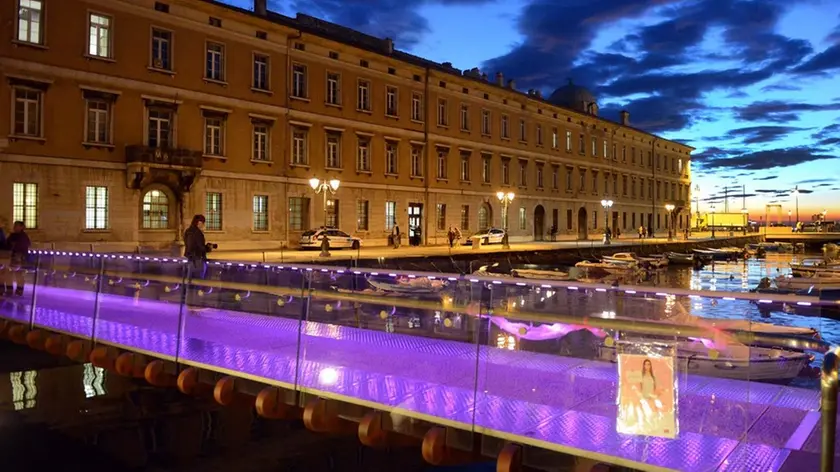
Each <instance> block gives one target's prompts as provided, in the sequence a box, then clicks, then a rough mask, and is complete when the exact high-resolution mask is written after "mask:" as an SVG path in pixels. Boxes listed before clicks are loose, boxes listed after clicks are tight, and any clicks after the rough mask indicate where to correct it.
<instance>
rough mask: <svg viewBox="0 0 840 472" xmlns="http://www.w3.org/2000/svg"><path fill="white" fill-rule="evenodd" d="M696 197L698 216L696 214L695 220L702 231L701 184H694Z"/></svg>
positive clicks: (698, 229) (698, 228)
mask: <svg viewBox="0 0 840 472" xmlns="http://www.w3.org/2000/svg"><path fill="white" fill-rule="evenodd" d="M694 198H695V199H696V200H697V216H695V220H696V221H697V231H700V184H697V185H695V186H694Z"/></svg>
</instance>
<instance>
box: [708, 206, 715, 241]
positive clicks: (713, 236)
mask: <svg viewBox="0 0 840 472" xmlns="http://www.w3.org/2000/svg"><path fill="white" fill-rule="evenodd" d="M709 210H710V211H711V213H712V239H715V206H714V205H709Z"/></svg>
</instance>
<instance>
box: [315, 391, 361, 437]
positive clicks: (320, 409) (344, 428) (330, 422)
mask: <svg viewBox="0 0 840 472" xmlns="http://www.w3.org/2000/svg"><path fill="white" fill-rule="evenodd" d="M303 424H304V426H306V429H308V430H310V431H312V432H315V433H330V434H354V433H356V431H357V430H358V429H357V426H356V424H355V423H350V422H348V421H345V420H343V419H341V418H339V417H338V414H336V413H335V412H334V411H331V410H330V408H329V405H328V404H327V401H326V400H324V399H323V398H313V399H311V400H309V402H308V403H307V404H306V406H305V407H304V409H303Z"/></svg>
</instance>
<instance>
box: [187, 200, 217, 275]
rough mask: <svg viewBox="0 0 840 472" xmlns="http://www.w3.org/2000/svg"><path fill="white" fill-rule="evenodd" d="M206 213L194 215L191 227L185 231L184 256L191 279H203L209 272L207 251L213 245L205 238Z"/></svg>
mask: <svg viewBox="0 0 840 472" xmlns="http://www.w3.org/2000/svg"><path fill="white" fill-rule="evenodd" d="M205 222H206V219H205V218H204V215H195V216H193V219H192V223H190V227H189V228H187V230H186V231H184V257H186V258H187V262H188V263H189V270H190V272H191V275H190V279H192V278H193V277H197V278H200V279H203V278H204V276H205V275H206V273H207V253H209V252H210V251H211V250H212V246H211V245H209V244H207V241H205V239H204V223H205Z"/></svg>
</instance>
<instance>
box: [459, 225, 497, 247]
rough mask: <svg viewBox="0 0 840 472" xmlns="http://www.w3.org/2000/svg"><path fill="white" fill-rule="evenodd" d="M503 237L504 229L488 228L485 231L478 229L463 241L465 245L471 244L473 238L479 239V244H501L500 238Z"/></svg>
mask: <svg viewBox="0 0 840 472" xmlns="http://www.w3.org/2000/svg"><path fill="white" fill-rule="evenodd" d="M504 237H505V230H503V229H499V228H490V229H488V230H485V231H479V232H477V233H475V234H473V235H472V236H470V237H469V238H467V240H466V241H465V242H464V244H465V245H468V246H469V245H471V244H472V242H473V238H479V239H481V244H501V243H502V238H504Z"/></svg>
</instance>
